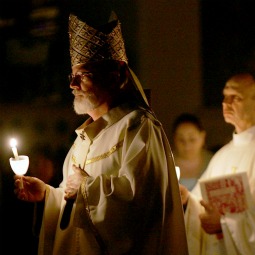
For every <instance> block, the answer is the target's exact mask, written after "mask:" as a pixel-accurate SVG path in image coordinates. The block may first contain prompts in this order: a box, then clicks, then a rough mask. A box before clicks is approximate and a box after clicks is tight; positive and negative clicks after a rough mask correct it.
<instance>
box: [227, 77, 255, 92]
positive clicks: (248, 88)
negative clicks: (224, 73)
mask: <svg viewBox="0 0 255 255" xmlns="http://www.w3.org/2000/svg"><path fill="white" fill-rule="evenodd" d="M254 91H255V81H254V80H253V78H252V76H250V75H237V76H234V77H233V78H231V79H229V80H228V81H227V82H226V85H225V87H224V89H223V94H225V93H229V92H236V93H240V94H246V93H254Z"/></svg>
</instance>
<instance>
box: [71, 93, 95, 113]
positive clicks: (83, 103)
mask: <svg viewBox="0 0 255 255" xmlns="http://www.w3.org/2000/svg"><path fill="white" fill-rule="evenodd" d="M73 94H74V96H75V98H74V102H73V106H74V110H75V112H76V113H77V114H79V115H81V114H87V113H88V112H90V111H92V110H93V109H95V108H96V107H98V106H99V105H100V100H99V98H98V97H97V96H96V95H95V94H94V93H93V92H85V93H84V92H83V93H81V92H77V91H75V90H74V91H73Z"/></svg>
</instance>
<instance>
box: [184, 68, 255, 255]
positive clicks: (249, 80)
mask: <svg viewBox="0 0 255 255" xmlns="http://www.w3.org/2000/svg"><path fill="white" fill-rule="evenodd" d="M222 110H223V116H224V120H225V122H226V123H229V124H231V125H233V127H234V132H233V138H232V140H231V141H230V142H229V143H227V144H226V145H224V146H223V147H222V148H221V149H219V150H218V151H217V152H216V153H215V154H214V156H213V157H212V159H211V161H210V163H209V165H208V167H207V169H206V171H205V172H204V174H203V175H202V176H201V179H210V178H213V177H217V176H224V175H227V174H231V173H239V172H246V173H247V176H248V182H249V188H250V191H251V194H250V196H249V195H248V198H247V209H246V210H244V211H241V212H235V213H231V212H227V213H225V214H220V213H219V211H218V210H217V209H216V208H215V207H214V206H213V205H212V204H210V203H208V202H207V201H204V200H202V198H201V191H200V187H199V184H198V183H197V185H196V186H195V188H194V189H193V190H192V192H188V190H187V189H185V187H184V186H180V191H181V195H182V201H183V206H184V208H186V210H185V224H186V231H187V239H188V246H189V254H190V255H211V254H219V255H253V254H255V77H254V75H253V73H252V72H247V71H245V72H240V73H237V74H235V75H233V76H231V77H230V78H229V79H228V80H227V82H226V84H225V87H224V89H223V102H222Z"/></svg>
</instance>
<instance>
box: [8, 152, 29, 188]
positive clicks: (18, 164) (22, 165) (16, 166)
mask: <svg viewBox="0 0 255 255" xmlns="http://www.w3.org/2000/svg"><path fill="white" fill-rule="evenodd" d="M9 160H10V165H11V168H12V170H13V172H14V173H15V174H17V175H20V176H21V182H20V188H21V189H23V180H22V176H23V175H24V174H26V173H27V170H28V166H29V157H28V156H25V155H19V156H18V157H17V158H10V159H9Z"/></svg>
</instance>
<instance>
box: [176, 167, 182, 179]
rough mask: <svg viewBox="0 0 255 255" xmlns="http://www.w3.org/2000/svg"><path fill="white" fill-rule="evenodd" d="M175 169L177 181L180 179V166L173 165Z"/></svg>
mask: <svg viewBox="0 0 255 255" xmlns="http://www.w3.org/2000/svg"><path fill="white" fill-rule="evenodd" d="M175 171H176V175H177V179H178V181H179V180H180V176H181V170H180V167H178V166H176V167H175Z"/></svg>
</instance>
